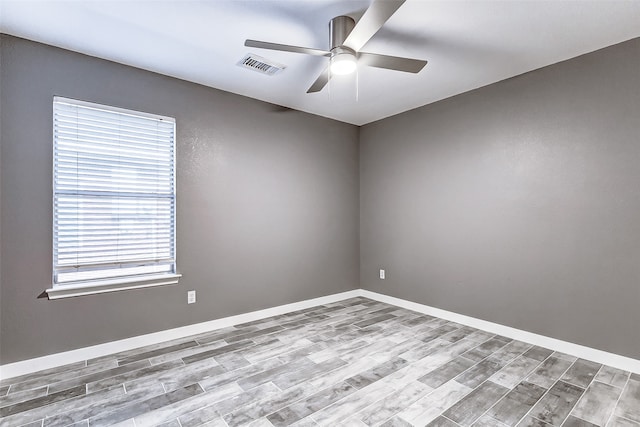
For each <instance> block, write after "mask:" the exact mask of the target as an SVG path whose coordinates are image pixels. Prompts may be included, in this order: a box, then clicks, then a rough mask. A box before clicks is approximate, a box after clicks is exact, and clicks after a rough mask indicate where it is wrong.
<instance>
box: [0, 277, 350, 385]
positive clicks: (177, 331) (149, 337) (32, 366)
mask: <svg viewBox="0 0 640 427" xmlns="http://www.w3.org/2000/svg"><path fill="white" fill-rule="evenodd" d="M357 296H360V289H355V290H353V291H347V292H342V293H339V294H333V295H328V296H325V297H320V298H313V299H308V300H304V301H299V302H295V303H291V304H285V305H280V306H277V307H271V308H267V309H264V310H258V311H252V312H250V313H244V314H239V315H237V316H230V317H224V318H222V319H216V320H211V321H208V322H202V323H196V324H194V325H188V326H182V327H180V328H174V329H167V330H165V331H160V332H154V333H151V334H146V335H139V336H136V337H131V338H126V339H123V340H118V341H111V342H107V343H104V344H98V345H93V346H91V347H83V348H79V349H76V350H70V351H65V352H62V353H55V354H50V355H47V356H42V357H38V358H35V359H28V360H22V361H20V362H15V363H9V364H6V365H0V379H6V378H12V377H17V376H19V375H24V374H28V373H31V372H36V371H41V370H43V369H49V368H54V367H56V366H62V365H66V364H68V363H75V362H81V361H83V360H88V359H92V358H94V357H100V356H106V355H108V354H112V353H117V352H120V351H126V350H132V349H134V348H138V347H143V346H146V345H151V344H157V343H161V342H163V341H170V340H174V339H177V338H183V337H188V336H189V335H196V334H201V333H204V332H209V331H214V330H216V329H221V328H226V327H228V326H233V325H239V324H241V323H246V322H253V321H254V320H259V319H264V318H266V317H271V316H277V315H279V314H285V313H290V312H292V311H296V310H304V309H305V308H310V307H314V306H316V305H322V304H329V303H332V302H336V301H342V300H345V299H348V298H354V297H357Z"/></svg>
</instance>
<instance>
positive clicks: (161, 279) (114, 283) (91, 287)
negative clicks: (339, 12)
mask: <svg viewBox="0 0 640 427" xmlns="http://www.w3.org/2000/svg"><path fill="white" fill-rule="evenodd" d="M180 277H182V275H181V274H158V275H154V276H147V277H144V278H143V277H137V278H120V279H109V280H101V281H94V282H84V283H76V284H73V285H60V286H54V287H53V288H51V289H47V290H46V291H45V292H46V293H47V296H48V298H49V299H50V300H52V299H61V298H72V297H79V296H84V295H94V294H103V293H105V292H116V291H126V290H129V289H142V288H150V287H156V286H166V285H175V284H177V283H178V280H179V279H180Z"/></svg>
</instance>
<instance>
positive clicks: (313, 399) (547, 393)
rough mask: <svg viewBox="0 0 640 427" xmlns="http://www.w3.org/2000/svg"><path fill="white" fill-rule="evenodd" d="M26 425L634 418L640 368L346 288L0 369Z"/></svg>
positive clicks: (6, 419) (571, 422) (534, 422)
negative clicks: (25, 371) (160, 337)
mask: <svg viewBox="0 0 640 427" xmlns="http://www.w3.org/2000/svg"><path fill="white" fill-rule="evenodd" d="M23 425H25V426H29V427H31V426H68V425H73V426H85V427H87V426H90V427H93V426H106V425H121V426H136V427H141V426H159V425H162V426H166V427H168V426H171V427H191V426H202V425H206V426H208V427H222V426H224V427H227V426H230V427H234V426H244V425H251V426H252V427H264V426H286V425H295V426H316V425H320V426H365V425H366V426H378V425H382V426H425V425H429V426H444V427H459V426H463V427H466V426H480V427H484V426H497V427H504V426H516V425H517V426H547V425H550V426H567V427H570V426H592V425H597V426H629V427H640V375H638V374H631V373H629V372H624V371H620V370H618V369H614V368H611V367H608V366H602V365H600V364H597V363H593V362H590V361H587V360H582V359H576V358H575V357H572V356H569V355H566V354H560V353H554V352H553V351H551V350H547V349H545V348H541V347H535V346H531V345H529V344H525V343H523V342H519V341H514V340H511V339H508V338H504V337H501V336H496V335H493V334H490V333H487V332H484V331H480V330H477V329H474V328H470V327H467V326H463V325H460V324H457V323H453V322H449V321H446V320H443V319H439V318H434V317H430V316H426V315H423V314H420V313H416V312H412V311H409V310H405V309H401V308H398V307H395V306H390V305H387V304H383V303H380V302H376V301H372V300H368V299H365V298H354V299H350V300H346V301H340V302H337V303H333V304H327V305H323V306H318V307H314V308H310V309H306V310H301V311H297V312H294V313H289V314H286V315H281V316H275V317H272V318H268V319H263V320H259V321H256V322H251V323H246V324H243V325H238V326H235V327H230V328H225V329H221V330H216V331H212V332H210V333H206V334H201V335H197V336H192V337H189V338H184V339H179V340H175V341H171V342H166V343H162V344H157V345H152V346H147V347H143V348H139V349H136V350H131V351H125V352H122V353H118V354H113V355H110V356H106V357H101V358H98V359H94V360H87V361H85V362H80V363H74V364H70V365H67V366H64V367H59V368H55V369H49V370H46V371H41V372H38V373H34V374H29V375H24V376H22V377H18V378H9V379H5V380H2V381H0V426H12V427H13V426H23Z"/></svg>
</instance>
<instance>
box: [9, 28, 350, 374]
mask: <svg viewBox="0 0 640 427" xmlns="http://www.w3.org/2000/svg"><path fill="white" fill-rule="evenodd" d="M1 40H2V47H1V49H2V55H3V56H2V64H0V90H1V92H0V93H1V98H0V101H1V109H0V111H1V120H2V128H1V130H0V132H1V133H0V140H1V144H2V145H1V150H2V152H1V161H2V164H1V174H2V175H1V181H0V182H1V185H2V188H1V195H2V200H1V207H2V212H1V221H2V222H1V230H2V241H1V251H2V264H1V269H2V270H1V271H2V276H1V295H2V301H1V307H0V309H1V310H0V311H1V312H0V328H1V329H0V336H1V346H2V347H1V351H2V352H1V353H0V363H1V364H6V363H10V362H15V361H18V360H22V359H27V358H32V357H37V356H42V355H45V354H49V353H56V352H60V351H65V350H71V349H74V348H78V347H84V346H88V345H93V344H98V343H102V342H106V341H110V340H117V339H122V338H126V337H130V336H135V335H139V334H145V333H150V332H155V331H159V330H164V329H168V328H173V327H179V326H183V325H188V324H192V323H197V322H202V321H207V320H211V319H216V318H220V317H224V316H229V315H234V314H239V313H244V312H248V311H252V310H257V309H262V308H267V307H272V306H276V305H280V304H285V303H290V302H295V301H300V300H304V299H308V298H314V297H319V296H324V295H328V294H333V293H337V292H342V291H346V290H350V289H353V288H357V287H358V282H359V266H358V259H359V258H358V251H359V242H358V215H359V213H358V128H357V127H355V126H352V125H347V124H344V123H340V122H336V121H332V120H328V119H324V118H320V117H316V116H312V115H309V114H305V113H300V112H295V111H287V112H281V111H277V110H275V109H274V107H273V106H271V105H269V104H266V103H262V102H259V101H255V100H251V99H248V98H244V97H240V96H237V95H232V94H229V93H225V92H221V91H217V90H214V89H210V88H206V87H203V86H199V85H196V84H193V83H188V82H184V81H180V80H176V79H172V78H169V77H165V76H161V75H158V74H153V73H150V72H147V71H142V70H139V69H134V68H131V67H127V66H123V65H119V64H115V63H111V62H108V61H103V60H99V59H95V58H91V57H87V56H83V55H79V54H76V53H72V52H68V51H64V50H61V49H56V48H52V47H49V46H45V45H42V44H38V43H33V42H29V41H26V40H22V39H17V38H13V37H9V36H2V39H1ZM212 72H215V70H212ZM248 72H250V71H242V70H240V69H239V70H238V75H239V78H242V76H243V73H248ZM258 77H259V78H264V79H265V82H268V79H269V77H267V76H258ZM251 78H255V76H253V75H251ZM54 95H59V96H65V97H69V98H76V99H82V100H86V101H91V102H96V103H102V104H108V105H114V106H118V107H122V108H129V109H133V110H139V111H146V112H151V113H156V114H161V115H166V116H172V117H175V118H176V121H177V167H178V169H177V197H178V205H177V254H178V269H179V270H180V272H182V273H183V275H184V277H183V278H182V280H181V282H180V284H179V285H177V286H169V287H163V288H154V289H145V290H135V291H123V292H115V293H110V294H103V295H94V296H86V297H79V298H71V299H66V300H57V301H48V300H46V299H37V296H38V295H39V294H40V293H41V292H42V291H43V290H44V289H46V288H49V287H51V233H52V231H51V228H52V225H51V222H52V219H51V215H52V208H51V203H52V202H51V199H52V197H51V163H52V127H51V126H52V125H51V121H52V119H51V114H52V101H53V96H54ZM190 289H195V290H196V291H197V298H198V302H197V303H196V304H194V305H189V306H187V303H186V299H187V298H186V291H187V290H190Z"/></svg>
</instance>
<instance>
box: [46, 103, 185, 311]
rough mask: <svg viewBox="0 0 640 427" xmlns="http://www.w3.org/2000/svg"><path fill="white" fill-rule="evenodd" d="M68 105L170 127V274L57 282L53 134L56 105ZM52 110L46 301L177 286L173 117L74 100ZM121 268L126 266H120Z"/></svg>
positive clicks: (55, 151)
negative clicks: (49, 227)
mask: <svg viewBox="0 0 640 427" xmlns="http://www.w3.org/2000/svg"><path fill="white" fill-rule="evenodd" d="M57 102H62V103H68V104H71V105H76V106H79V107H88V108H95V109H98V110H103V111H108V112H113V113H121V114H126V115H131V116H134V117H140V118H151V119H154V120H162V121H165V122H168V123H172V124H173V133H172V137H173V147H172V149H173V159H172V163H173V169H172V173H173V177H172V178H173V192H172V198H173V212H172V213H173V224H172V230H173V235H172V238H173V268H172V271H171V272H166V273H146V274H140V275H134V276H132V275H129V276H115V277H109V278H102V279H90V280H84V281H83V280H78V281H71V282H66V283H65V282H62V283H60V282H58V281H57V280H56V276H57V273H58V272H59V271H58V269H56V265H55V254H56V253H57V251H58V248H57V247H56V238H55V232H56V231H55V224H56V207H55V201H56V180H55V173H56V157H57V150H56V134H55V119H56V103H57ZM51 106H52V115H51V117H52V121H51V123H52V127H51V141H52V173H51V178H52V182H51V194H52V217H51V219H52V230H51V236H52V241H51V248H52V251H53V252H52V257H51V267H52V268H51V282H52V287H51V288H50V289H47V290H46V291H45V292H46V294H47V296H48V298H49V299H59V298H68V297H76V296H82V295H92V294H100V293H105V292H113V291H121V290H130V289H142V288H148V287H156V286H166V285H174V284H177V283H178V281H179V279H180V277H182V275H181V274H180V273H179V272H178V270H177V229H176V216H177V181H176V146H177V143H176V120H175V118H173V117H168V116H161V115H159V114H151V113H146V112H141V111H135V110H129V109H124V108H119V107H114V106H110V105H105V104H97V103H93V102H87V101H81V100H77V99H72V98H67V97H61V96H54V97H53V102H52V104H51ZM122 264H126V262H123V263H122ZM105 270H106V269H102V271H105Z"/></svg>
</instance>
